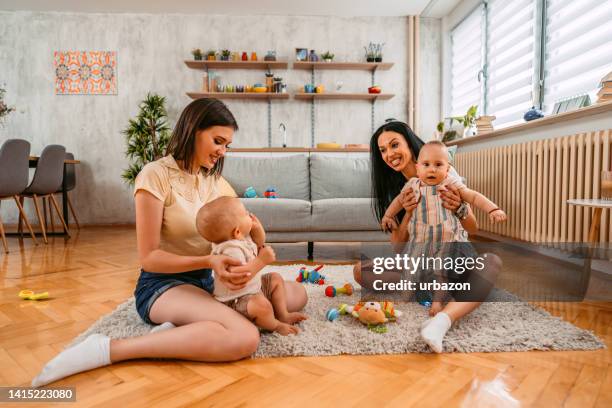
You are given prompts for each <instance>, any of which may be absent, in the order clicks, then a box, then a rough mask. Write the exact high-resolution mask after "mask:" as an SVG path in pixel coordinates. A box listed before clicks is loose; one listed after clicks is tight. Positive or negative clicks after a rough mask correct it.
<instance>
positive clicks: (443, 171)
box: [382, 141, 507, 313]
mask: <svg viewBox="0 0 612 408" xmlns="http://www.w3.org/2000/svg"><path fill="white" fill-rule="evenodd" d="M416 170H417V176H418V177H413V178H411V179H410V180H408V182H406V185H405V186H404V188H403V189H402V192H404V191H405V190H407V189H408V188H411V189H412V191H413V192H414V194H415V195H416V198H417V201H418V204H417V206H416V208H415V209H413V210H411V211H408V212H407V213H406V217H410V221H409V222H408V231H409V237H410V238H409V239H410V243H419V244H422V243H426V244H428V245H427V247H430V246H431V244H438V243H448V242H455V243H456V242H468V235H467V232H466V231H465V229H463V226H462V225H461V223H460V222H459V219H458V218H457V217H456V216H455V215H454V214H453V213H452V212H451V211H450V210H448V209H447V208H444V207H443V206H442V199H441V198H440V195H439V193H438V192H439V191H444V190H446V189H447V187H448V186H451V185H452V186H454V187H456V188H457V190H458V192H459V195H460V196H461V199H462V200H463V201H465V202H467V203H469V204H471V205H472V206H474V207H476V208H479V209H481V210H483V211H486V212H487V213H488V214H489V218H490V220H491V221H492V222H503V221H505V220H506V218H507V217H506V213H504V211H502V210H501V209H499V208H498V207H497V205H495V203H493V202H492V201H491V200H489V199H488V198H487V197H485V196H484V195H482V194H481V193H479V192H477V191H474V190H471V189H469V188H467V187H466V185H465V184H464V183H463V182H462V181H461V179H460V178H459V177H458V175H456V172H453V173H454V174H453V173H451V174H449V170H450V164H449V161H448V150H447V149H446V146H445V145H444V143H442V142H439V141H431V142H428V143H426V144H425V145H424V146H423V147H422V148H421V151H420V153H419V157H418V160H417V163H416ZM400 196H401V193H400V194H399V195H398V196H397V197H396V198H395V199H394V200H393V201H392V202H391V204H390V205H389V208H387V211H386V212H385V215H384V216H383V218H382V228H383V229H384V230H393V229H396V228H397V227H398V224H397V222H396V221H395V217H396V215H397V214H398V213H399V212H400V211H401V210H402V208H403V206H402V203H401V199H400ZM435 246H437V247H438V248H441V247H444V246H443V245H442V246H440V245H435ZM413 247H415V248H419V247H420V249H421V250H422V248H424V247H425V246H424V245H420V246H419V245H415V246H413ZM447 247H455V249H452V251H456V248H461V247H465V246H461V245H449V246H447ZM419 255H420V253H419V254H417V255H415V256H419ZM430 255H431V253H430ZM434 255H436V256H441V255H444V254H440V252H439V251H438V252H437V253H435V254H434ZM450 255H451V256H457V254H456V253H451V254H450ZM441 308H442V304H441V301H438V300H437V299H436V296H435V295H434V302H433V304H432V310H431V311H432V313H436V312H437V311H439V310H441Z"/></svg>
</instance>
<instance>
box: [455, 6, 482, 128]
mask: <svg viewBox="0 0 612 408" xmlns="http://www.w3.org/2000/svg"><path fill="white" fill-rule="evenodd" d="M482 20H483V7H482V6H479V7H477V8H476V9H475V10H474V11H472V13H470V14H469V15H468V16H467V17H466V19H465V20H463V21H462V22H461V23H460V24H459V25H458V26H457V27H456V28H455V29H453V30H452V32H451V54H452V55H451V115H453V116H458V115H465V113H466V112H467V110H468V108H469V107H470V106H471V105H479V106H480V103H481V89H480V88H481V83H480V82H479V80H478V77H479V72H480V71H481V69H482V65H483V63H482V30H483V28H482V27H483V24H482Z"/></svg>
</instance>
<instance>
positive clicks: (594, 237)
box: [589, 208, 602, 243]
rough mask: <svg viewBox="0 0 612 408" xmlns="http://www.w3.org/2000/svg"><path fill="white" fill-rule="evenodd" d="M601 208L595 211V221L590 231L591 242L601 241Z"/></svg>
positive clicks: (592, 222) (592, 221)
mask: <svg viewBox="0 0 612 408" xmlns="http://www.w3.org/2000/svg"><path fill="white" fill-rule="evenodd" d="M601 210H602V209H601V208H595V211H593V220H591V229H590V231H589V242H593V243H595V242H598V241H599V225H600V224H601Z"/></svg>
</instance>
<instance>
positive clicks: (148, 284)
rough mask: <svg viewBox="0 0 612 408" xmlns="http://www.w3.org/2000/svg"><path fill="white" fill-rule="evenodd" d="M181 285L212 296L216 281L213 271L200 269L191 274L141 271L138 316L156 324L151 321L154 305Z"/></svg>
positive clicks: (137, 293)
mask: <svg viewBox="0 0 612 408" xmlns="http://www.w3.org/2000/svg"><path fill="white" fill-rule="evenodd" d="M179 285H193V286H197V287H198V288H200V289H204V290H205V291H207V292H208V293H210V294H212V293H213V291H214V289H215V281H214V278H213V274H212V269H199V270H196V271H191V272H182V273H153V272H146V271H144V270H143V271H141V272H140V276H139V277H138V282H137V283H136V289H135V290H134V297H135V298H136V310H137V311H138V314H139V315H140V317H141V318H142V320H144V321H145V322H146V323H148V324H159V323H163V322H158V323H154V322H152V321H151V319H149V312H150V311H151V307H152V306H153V303H155V301H156V300H157V298H158V297H160V296H161V294H162V293H164V292H165V291H167V290H168V289H170V288H173V287H175V286H179Z"/></svg>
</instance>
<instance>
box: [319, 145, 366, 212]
mask: <svg viewBox="0 0 612 408" xmlns="http://www.w3.org/2000/svg"><path fill="white" fill-rule="evenodd" d="M310 185H311V190H312V191H311V197H312V200H313V201H314V200H322V199H327V198H368V197H370V196H371V191H370V159H369V158H366V157H334V156H327V155H322V154H316V153H313V154H312V155H311V156H310Z"/></svg>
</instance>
